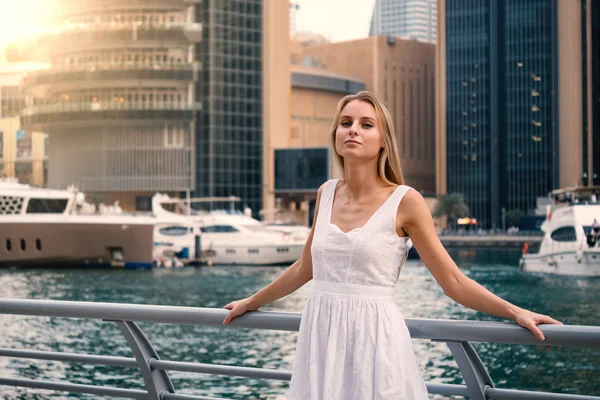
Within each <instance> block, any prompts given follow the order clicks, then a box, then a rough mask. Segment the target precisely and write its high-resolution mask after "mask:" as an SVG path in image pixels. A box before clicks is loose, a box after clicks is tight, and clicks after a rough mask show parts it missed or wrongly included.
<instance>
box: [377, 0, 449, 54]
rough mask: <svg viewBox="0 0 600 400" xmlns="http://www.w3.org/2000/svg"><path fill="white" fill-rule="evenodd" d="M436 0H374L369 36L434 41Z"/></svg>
mask: <svg viewBox="0 0 600 400" xmlns="http://www.w3.org/2000/svg"><path fill="white" fill-rule="evenodd" d="M436 8H437V4H436V0H375V5H374V6H373V15H372V16H371V27H370V29H369V36H396V37H403V38H409V39H415V40H419V41H421V42H425V43H435V33H436V27H435V25H436V19H437V14H436Z"/></svg>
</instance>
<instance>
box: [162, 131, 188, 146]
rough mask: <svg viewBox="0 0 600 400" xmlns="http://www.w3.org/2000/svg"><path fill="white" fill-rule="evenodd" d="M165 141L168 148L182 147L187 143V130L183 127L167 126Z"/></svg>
mask: <svg viewBox="0 0 600 400" xmlns="http://www.w3.org/2000/svg"><path fill="white" fill-rule="evenodd" d="M164 141H165V147H167V148H182V147H183V145H184V143H185V131H184V129H183V127H181V126H166V127H165V132H164Z"/></svg>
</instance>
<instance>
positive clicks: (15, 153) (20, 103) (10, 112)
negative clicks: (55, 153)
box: [0, 63, 48, 186]
mask: <svg viewBox="0 0 600 400" xmlns="http://www.w3.org/2000/svg"><path fill="white" fill-rule="evenodd" d="M41 67H42V65H40V64H34V63H19V64H11V65H4V66H2V67H1V68H0V178H2V177H8V178H17V179H18V181H19V182H21V183H27V184H30V185H36V186H42V185H45V184H46V181H47V172H48V154H47V144H48V135H46V134H45V133H42V132H37V131H33V132H32V131H26V130H24V129H22V127H21V121H20V118H19V112H20V111H21V109H22V108H23V107H24V106H25V95H24V94H23V93H22V91H21V88H20V83H21V79H22V78H23V76H24V75H25V73H26V72H27V71H31V70H36V69H39V68H41Z"/></svg>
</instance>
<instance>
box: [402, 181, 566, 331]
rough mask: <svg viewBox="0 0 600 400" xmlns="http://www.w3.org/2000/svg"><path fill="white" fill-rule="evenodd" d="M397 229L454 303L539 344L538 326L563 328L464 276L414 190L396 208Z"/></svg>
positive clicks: (550, 319) (427, 210)
mask: <svg viewBox="0 0 600 400" xmlns="http://www.w3.org/2000/svg"><path fill="white" fill-rule="evenodd" d="M397 226H399V227H401V228H402V229H403V230H404V231H405V232H406V233H407V234H408V235H409V236H410V238H411V240H412V242H413V244H414V246H415V248H416V249H417V251H418V252H419V256H420V258H421V260H422V261H423V262H424V263H425V265H426V266H427V268H428V269H429V271H430V272H431V274H432V275H433V277H434V278H435V280H436V281H437V283H438V284H439V285H440V286H441V287H442V289H443V290H444V293H445V294H446V295H447V296H448V297H450V298H451V299H452V300H454V301H456V302H457V303H460V304H462V305H464V306H465V307H469V308H471V309H473V310H477V311H481V312H484V313H486V314H491V315H495V316H497V317H501V318H509V319H512V320H514V321H515V322H517V323H518V324H519V325H521V326H522V327H524V328H527V329H529V330H530V331H531V332H533V334H534V335H535V336H536V337H537V338H538V339H539V340H541V341H543V340H544V339H545V337H544V334H543V333H542V331H541V330H540V329H539V328H538V327H537V325H538V324H559V325H562V323H561V322H559V321H557V320H555V319H553V318H550V317H549V316H547V315H543V314H537V313H534V312H531V311H528V310H525V309H523V308H520V307H517V306H515V305H514V304H511V303H509V302H508V301H506V300H503V299H501V298H500V297H498V296H496V295H495V294H493V293H492V292H490V291H489V290H487V289H486V288H484V287H483V286H481V285H480V284H479V283H477V282H475V281H474V280H472V279H470V278H468V277H467V276H465V274H463V272H462V271H461V270H460V268H458V266H457V265H456V264H455V263H454V261H453V260H452V258H451V257H450V255H449V254H448V252H447V251H446V249H445V248H444V246H443V245H442V243H441V242H440V239H439V237H438V234H437V232H436V230H435V226H434V224H433V218H432V217H431V213H430V211H429V207H428V206H427V204H426V203H425V200H424V199H423V197H422V196H421V194H420V193H419V192H417V191H416V190H409V191H408V192H407V193H406V195H405V196H404V199H403V200H402V207H399V209H398V218H397Z"/></svg>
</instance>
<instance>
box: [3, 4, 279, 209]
mask: <svg viewBox="0 0 600 400" xmlns="http://www.w3.org/2000/svg"><path fill="white" fill-rule="evenodd" d="M56 2H57V5H56V8H57V9H59V10H60V13H58V14H57V15H56V17H55V19H54V27H55V30H54V32H53V33H51V34H48V35H44V36H41V37H39V38H37V40H35V41H32V42H28V43H21V44H20V45H13V46H12V48H11V49H9V51H8V52H7V54H9V55H10V56H11V57H12V58H19V57H25V56H26V57H30V58H32V59H36V60H44V61H47V62H50V63H51V64H52V65H53V68H52V69H50V70H48V71H43V72H37V73H33V74H29V75H28V77H27V79H26V81H25V83H24V89H25V90H26V91H27V93H29V95H30V100H29V103H28V105H27V107H26V108H25V110H24V111H23V113H22V123H23V125H24V126H25V127H27V129H30V130H43V131H46V132H48V133H49V134H50V149H49V152H50V154H52V157H51V159H50V165H49V186H51V187H65V186H66V185H68V184H71V183H74V184H77V185H78V186H79V187H80V189H82V190H84V191H86V192H88V193H89V192H92V193H99V194H102V195H103V196H104V197H105V198H104V200H106V201H111V200H113V199H115V198H118V199H120V200H121V204H122V205H123V207H124V208H125V209H138V210H144V209H147V207H148V205H149V199H150V196H151V195H152V194H153V193H154V192H156V191H162V192H167V193H170V194H173V195H178V194H181V193H182V192H186V191H190V192H191V195H192V196H230V195H234V196H239V197H241V198H242V199H243V201H244V203H245V204H247V205H248V206H250V207H251V208H252V209H253V211H254V212H255V213H257V212H258V211H259V210H260V209H261V208H262V203H263V195H264V193H263V183H264V182H263V128H264V129H265V130H270V129H275V128H276V129H281V127H282V126H283V128H284V129H285V126H286V123H285V122H281V121H278V120H277V119H278V118H279V115H280V114H279V113H273V114H271V116H272V119H273V120H274V121H271V120H263V117H265V116H264V113H263V110H264V109H266V108H267V107H269V104H279V100H280V98H285V97H286V96H288V95H286V93H287V92H289V89H282V88H279V87H274V86H273V87H267V86H268V84H267V85H265V86H263V81H265V82H266V81H268V80H269V79H271V75H267V76H268V78H263V74H265V73H266V74H272V73H274V74H276V73H277V70H276V69H274V68H273V65H277V63H278V62H279V61H280V60H278V59H277V57H280V58H281V56H280V55H279V54H278V53H277V51H278V48H277V45H276V44H273V43H274V40H275V39H277V41H281V40H280V39H281V37H287V35H288V32H289V19H288V13H289V4H288V2H270V1H264V0H247V1H243V2H242V1H231V2H224V1H220V0H204V1H200V0H193V1H191V0H185V1H184V0H152V1H149V2H144V3H143V4H142V3H141V2H139V1H136V0H99V1H90V0H56ZM280 3H281V4H280ZM282 16H283V19H284V20H285V21H282V22H278V21H279V20H278V19H277V17H282ZM274 17H275V18H274ZM278 29H285V30H282V31H278ZM263 57H267V58H263ZM269 57H270V59H269ZM287 62H289V61H287ZM284 75H285V74H284ZM288 79H289V78H288ZM283 84H284V85H285V81H284V82H283ZM288 97H289V96H288ZM264 101H266V102H267V103H265V104H263V102H264ZM271 102H272V103H271ZM286 103H287V102H284V104H286ZM282 111H283V112H286V111H287V110H285V109H284V110H282ZM286 115H289V114H286ZM281 124H283V125H281Z"/></svg>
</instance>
